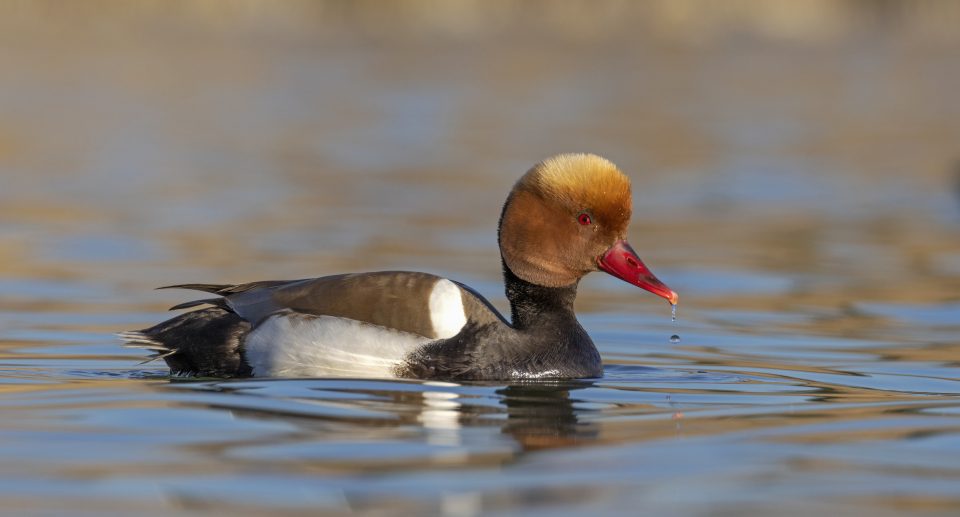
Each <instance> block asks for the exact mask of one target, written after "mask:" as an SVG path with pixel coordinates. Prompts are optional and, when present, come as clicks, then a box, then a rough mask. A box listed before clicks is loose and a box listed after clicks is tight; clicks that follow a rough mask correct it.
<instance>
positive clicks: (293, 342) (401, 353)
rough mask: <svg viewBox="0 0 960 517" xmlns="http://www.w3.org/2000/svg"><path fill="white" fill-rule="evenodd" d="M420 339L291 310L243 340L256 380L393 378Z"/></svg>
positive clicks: (259, 326)
mask: <svg viewBox="0 0 960 517" xmlns="http://www.w3.org/2000/svg"><path fill="white" fill-rule="evenodd" d="M430 341H431V340H430V339H427V338H425V337H422V336H418V335H415V334H410V333H407V332H400V331H396V330H390V329H387V328H384V327H381V326H379V325H371V324H368V323H362V322H359V321H356V320H352V319H348V318H337V317H334V316H313V315H308V314H299V313H293V312H289V311H285V312H279V313H277V314H274V315H272V316H269V317H268V318H267V319H265V320H264V321H263V322H262V323H260V325H258V326H257V327H256V328H255V329H254V330H253V331H252V332H250V334H249V335H247V338H246V341H245V351H246V359H247V362H248V363H249V364H250V366H251V367H252V368H253V374H254V375H255V376H258V377H371V378H390V377H396V373H395V371H394V369H395V367H396V366H397V365H398V364H400V362H401V361H403V360H404V359H405V358H406V357H407V355H408V354H410V353H411V352H413V351H415V350H416V349H417V348H419V347H420V346H421V345H423V344H424V343H428V342H430Z"/></svg>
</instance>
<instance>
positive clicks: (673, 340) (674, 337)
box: [670, 334, 680, 345]
mask: <svg viewBox="0 0 960 517" xmlns="http://www.w3.org/2000/svg"><path fill="white" fill-rule="evenodd" d="M670 342H671V343H673V344H674V345H676V344H677V343H679V342H680V336H678V335H676V334H674V335H672V336H670Z"/></svg>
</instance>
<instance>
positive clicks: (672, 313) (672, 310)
mask: <svg viewBox="0 0 960 517" xmlns="http://www.w3.org/2000/svg"><path fill="white" fill-rule="evenodd" d="M670 318H671V321H677V304H675V303H674V304H671V305H670Z"/></svg>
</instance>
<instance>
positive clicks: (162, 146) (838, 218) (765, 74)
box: [0, 0, 960, 301]
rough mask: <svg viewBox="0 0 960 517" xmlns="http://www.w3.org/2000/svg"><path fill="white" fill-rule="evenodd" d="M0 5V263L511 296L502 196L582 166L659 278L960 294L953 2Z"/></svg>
mask: <svg viewBox="0 0 960 517" xmlns="http://www.w3.org/2000/svg"><path fill="white" fill-rule="evenodd" d="M4 5H5V7H4V9H3V10H4V15H3V16H2V17H0V73H2V77H3V79H2V88H0V174H2V189H0V221H2V226H0V239H2V242H0V250H2V251H0V276H3V277H7V278H11V277H13V278H20V277H32V278H64V277H71V278H78V279H83V278H91V277H89V276H88V275H90V274H93V275H94V278H96V281H97V282H101V281H104V280H106V281H108V282H118V283H124V284H127V285H126V286H125V287H124V289H127V288H128V287H129V288H130V289H144V288H146V287H148V286H152V285H154V284H156V283H158V282H159V283H164V282H168V283H169V282H179V281H194V280H208V281H227V280H231V281H244V280H249V279H254V278H258V277H262V276H264V275H266V276H272V277H277V276H294V277H296V276H312V275H317V274H324V273H328V272H332V271H340V270H344V269H350V270H354V269H364V268H383V267H391V268H392V267H414V268H418V269H430V270H437V269H440V270H445V271H442V272H447V273H450V274H457V275H459V276H460V277H462V276H464V275H467V276H471V275H476V276H478V277H482V278H490V279H492V280H493V281H497V280H498V278H499V260H498V255H497V250H496V246H495V242H496V241H495V224H496V218H497V215H498V213H499V208H500V204H501V203H502V200H503V198H504V196H505V194H506V192H507V191H508V190H509V188H510V186H511V185H512V182H513V181H514V180H515V179H516V178H517V177H518V176H519V175H520V174H522V173H523V172H524V171H525V170H526V169H527V168H529V167H530V166H531V165H532V164H533V163H535V162H537V161H539V160H540V159H542V158H544V157H546V156H549V155H551V154H554V153H558V152H570V151H578V152H580V151H586V152H594V153H598V154H601V155H603V156H606V157H607V158H609V159H611V160H613V161H614V162H615V163H617V164H618V165H620V167H621V168H622V169H623V170H625V171H626V172H627V173H628V174H629V175H630V176H631V177H632V178H633V181H634V190H635V198H636V202H635V204H636V211H635V218H634V227H633V231H632V239H633V240H634V241H636V243H637V244H636V245H635V246H636V247H637V248H638V249H639V250H640V251H641V255H642V256H644V257H645V258H646V260H647V261H648V262H650V263H651V265H652V267H654V269H655V270H658V269H659V270H662V269H664V268H667V269H669V268H683V269H688V270H704V269H709V270H714V271H729V272H736V271H738V270H750V271H752V272H761V271H769V272H773V273H774V274H775V275H779V274H782V273H783V274H786V273H789V274H795V273H808V274H810V278H807V279H806V280H805V281H804V284H805V285H806V286H807V287H809V288H810V289H817V287H816V284H817V283H818V282H824V283H825V284H826V285H825V286H824V289H823V290H822V291H818V292H817V293H816V294H817V295H818V296H821V297H822V296H826V297H837V296H843V294H842V293H840V292H838V291H839V290H838V289H836V287H837V286H839V285H844V283H845V282H848V281H850V280H847V279H846V277H847V276H852V275H856V276H859V277H862V279H861V280H862V281H861V282H859V283H858V284H857V285H856V286H855V287H856V288H858V289H862V290H868V291H870V292H875V294H876V295H877V296H887V297H895V298H897V299H901V298H902V299H909V300H922V301H936V300H942V299H943V298H945V297H948V296H949V297H955V296H956V294H955V293H956V292H957V291H956V290H952V292H948V291H946V290H945V289H944V287H946V286H947V285H949V287H951V288H952V287H960V283H958V281H957V276H958V274H960V255H958V243H957V241H956V239H955V237H956V229H957V223H958V220H960V210H958V198H957V195H958V189H960V186H958V185H960V179H958V177H960V102H958V101H957V94H956V92H958V91H960V61H958V55H960V31H958V30H957V27H958V26H960V25H958V21H960V5H957V4H956V3H955V2H950V1H942V2H937V1H915V2H888V1H881V0H877V1H869V0H848V1H817V0H812V1H806V2H792V1H786V0H784V1H776V0H774V1H765V2H757V1H731V2H709V1H696V0H669V1H666V0H665V1H650V2H630V1H603V2H586V1H584V2H576V1H574V2H508V1H500V2H483V1H469V0H463V1H452V2H444V1H427V0H410V1H401V2H362V1H361V2H341V1H326V2H315V1H287V2H272V1H266V0H264V1H259V0H246V1H242V2H219V1H215V0H198V1H192V2H167V1H139V2H121V1H93V2H73V3H62V2H44V1H29V2H4ZM100 275H105V276H106V277H107V278H103V277H100ZM905 275H906V276H905ZM661 276H665V277H666V278H667V279H669V278H670V276H671V275H670V274H668V273H666V272H664V273H661ZM678 276H681V278H680V279H679V280H677V281H679V282H681V283H682V284H683V285H682V287H683V290H686V291H693V293H692V294H695V295H696V294H698V293H697V290H698V287H704V294H709V293H707V292H706V291H710V290H711V289H710V286H709V285H708V284H709V283H710V281H711V280H716V281H718V282H723V280H722V279H720V278H713V279H711V278H700V277H699V276H697V275H694V274H692V272H691V276H690V278H689V279H687V278H685V277H683V275H678ZM945 282H946V283H947V285H945ZM698 284H699V286H698ZM905 285H909V286H910V288H909V289H906V288H905ZM723 287H726V286H723ZM849 287H853V286H847V287H846V288H849ZM675 288H677V289H680V287H675ZM846 288H845V289H846ZM720 290H721V291H722V290H723V289H722V288H721V289H720ZM714 294H716V293H714ZM686 299H689V298H686Z"/></svg>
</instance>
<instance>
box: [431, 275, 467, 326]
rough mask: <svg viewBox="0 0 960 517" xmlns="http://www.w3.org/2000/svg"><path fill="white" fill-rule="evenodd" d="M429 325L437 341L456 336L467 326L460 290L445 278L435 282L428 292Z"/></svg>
mask: <svg viewBox="0 0 960 517" xmlns="http://www.w3.org/2000/svg"><path fill="white" fill-rule="evenodd" d="M430 323H431V324H432V325H433V331H434V332H435V333H436V334H437V338H439V339H447V338H451V337H453V336H456V335H457V334H458V333H460V329H462V328H463V326H464V325H466V324H467V314H466V312H465V311H464V310H463V295H462V294H461V292H460V288H459V287H457V284H455V283H453V282H451V281H449V280H447V279H446V278H441V279H439V280H437V283H435V284H433V289H432V290H431V291H430Z"/></svg>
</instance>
